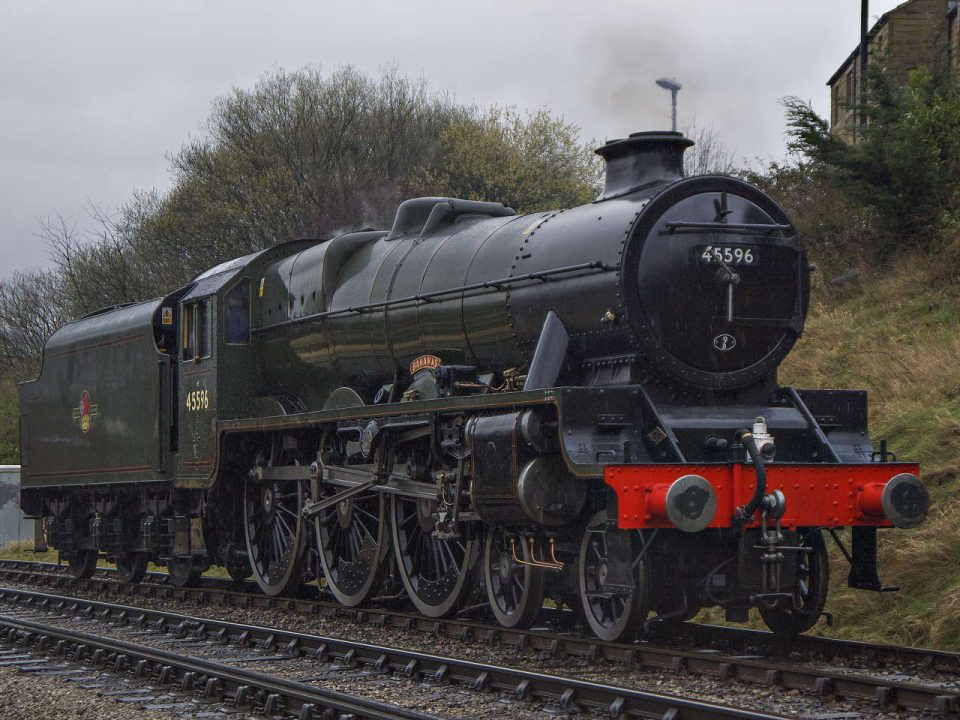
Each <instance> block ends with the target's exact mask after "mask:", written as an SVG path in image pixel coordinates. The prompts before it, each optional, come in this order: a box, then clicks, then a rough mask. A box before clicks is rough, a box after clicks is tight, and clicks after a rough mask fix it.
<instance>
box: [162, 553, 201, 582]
mask: <svg viewBox="0 0 960 720" xmlns="http://www.w3.org/2000/svg"><path fill="white" fill-rule="evenodd" d="M167 574H168V575H169V577H170V584H171V585H173V586H174V587H178V588H186V587H197V586H198V585H199V584H200V575H201V574H202V572H201V570H200V569H199V568H197V566H196V565H194V564H193V560H190V559H186V558H178V559H175V560H171V561H170V562H168V563H167Z"/></svg>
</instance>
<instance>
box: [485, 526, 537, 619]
mask: <svg viewBox="0 0 960 720" xmlns="http://www.w3.org/2000/svg"><path fill="white" fill-rule="evenodd" d="M517 560H520V561H521V562H517ZM532 560H533V558H532V556H531V553H530V546H529V544H528V543H527V542H525V540H524V538H523V537H521V536H518V535H517V534H515V533H511V532H509V531H507V530H506V528H503V527H501V526H499V525H493V526H491V527H490V530H489V531H487V539H486V542H485V543H484V549H483V579H484V584H485V585H486V588H487V600H488V601H489V602H490V609H491V610H493V614H494V616H495V617H496V618H497V622H499V623H500V624H501V625H503V626H504V627H508V628H527V627H530V625H531V624H532V623H533V621H534V620H535V619H536V617H537V614H538V613H539V612H540V609H541V608H542V607H543V574H544V573H543V570H542V569H540V568H536V567H532V566H531V565H527V564H526V563H529V562H531V561H532Z"/></svg>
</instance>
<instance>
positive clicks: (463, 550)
mask: <svg viewBox="0 0 960 720" xmlns="http://www.w3.org/2000/svg"><path fill="white" fill-rule="evenodd" d="M435 506H436V503H435V502H433V501H432V500H418V499H415V498H408V497H403V496H400V495H393V496H392V497H391V498H390V514H391V520H392V522H391V529H392V531H393V548H394V553H395V556H396V559H397V569H398V571H399V573H400V579H401V580H403V586H404V587H405V588H406V590H407V595H408V596H409V597H410V600H411V601H412V602H413V604H414V606H416V608H417V610H419V611H420V612H421V613H423V614H424V615H426V616H428V617H446V616H447V615H450V614H451V613H454V612H456V611H457V609H459V607H460V605H461V604H462V602H463V600H464V598H465V597H466V595H467V592H468V591H469V590H470V582H469V576H470V571H471V569H472V566H473V562H474V560H475V559H476V556H477V554H478V551H479V543H477V542H476V541H475V540H473V539H470V540H467V539H464V538H459V539H449V540H440V539H438V538H435V537H434V536H433V529H434V519H433V511H434V507H435Z"/></svg>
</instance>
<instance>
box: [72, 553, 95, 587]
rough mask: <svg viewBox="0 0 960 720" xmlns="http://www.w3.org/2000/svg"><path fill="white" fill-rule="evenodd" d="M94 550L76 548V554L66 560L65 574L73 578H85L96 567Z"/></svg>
mask: <svg viewBox="0 0 960 720" xmlns="http://www.w3.org/2000/svg"><path fill="white" fill-rule="evenodd" d="M98 557H99V553H98V552H97V551H96V550H77V552H76V554H75V555H73V556H72V557H70V558H69V559H68V560H67V574H68V575H70V577H72V578H74V579H75V580H86V579H87V578H88V577H90V576H91V575H93V571H94V570H96V569H97V558H98Z"/></svg>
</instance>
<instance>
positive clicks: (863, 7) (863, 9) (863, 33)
mask: <svg viewBox="0 0 960 720" xmlns="http://www.w3.org/2000/svg"><path fill="white" fill-rule="evenodd" d="M869 16H870V0H860V99H859V102H858V103H857V105H859V106H860V108H861V109H860V127H861V128H862V127H863V126H864V125H866V124H867V115H866V113H864V112H863V109H862V108H863V104H864V102H866V99H867V20H868V18H869Z"/></svg>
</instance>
